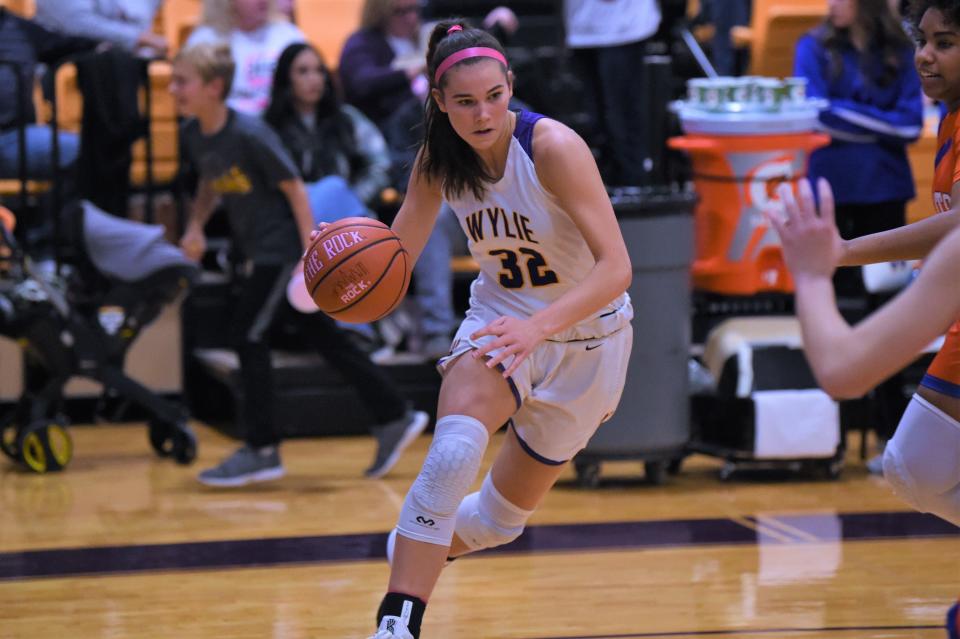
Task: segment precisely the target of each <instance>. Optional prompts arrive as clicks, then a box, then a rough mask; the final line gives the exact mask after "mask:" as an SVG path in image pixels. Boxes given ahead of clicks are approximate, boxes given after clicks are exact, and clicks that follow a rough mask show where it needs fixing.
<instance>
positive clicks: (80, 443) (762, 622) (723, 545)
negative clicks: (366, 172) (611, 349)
mask: <svg viewBox="0 0 960 639" xmlns="http://www.w3.org/2000/svg"><path fill="white" fill-rule="evenodd" d="M196 430H197V433H198V436H199V439H200V455H199V458H198V460H197V462H196V463H195V464H194V465H193V466H191V467H179V466H176V465H175V464H173V463H172V462H169V461H164V460H160V459H157V458H155V457H154V456H153V455H152V453H151V452H150V450H149V445H148V443H147V440H146V431H145V429H143V428H140V427H137V426H135V425H124V426H110V425H102V426H93V427H74V428H72V429H71V433H72V434H73V437H74V440H75V443H76V450H75V454H74V459H73V461H72V462H71V464H70V466H69V467H68V468H67V469H66V470H65V471H64V472H62V473H59V474H50V475H34V474H31V473H27V472H23V471H20V470H18V469H16V468H15V467H14V466H12V465H11V464H10V463H9V462H8V461H7V460H5V459H4V460H3V461H0V602H2V604H0V637H3V638H10V639H20V638H27V637H29V638H30V639H46V638H53V637H57V638H61V637H71V638H77V637H84V638H85V637H109V638H124V637H171V638H172V637H176V638H183V637H197V638H206V637H217V638H223V637H231V638H233V637H235V638H247V637H250V638H253V637H257V638H271V639H299V638H307V637H312V638H327V637H335V638H348V639H357V638H359V639H366V637H368V636H369V635H370V634H371V630H372V627H373V614H374V610H375V608H376V606H377V604H378V602H379V599H380V597H381V595H382V592H383V589H384V587H385V584H386V579H387V566H386V563H385V561H384V560H383V546H384V538H385V532H386V531H387V530H388V529H389V528H390V527H391V526H392V525H393V523H394V521H395V519H396V516H397V512H398V510H399V508H400V505H401V502H402V500H403V497H404V494H405V491H406V489H407V487H408V485H409V484H410V482H411V480H412V479H413V477H414V476H415V473H416V472H417V470H418V469H419V465H420V462H421V460H422V458H423V455H424V454H425V452H426V448H427V445H428V443H429V439H428V438H427V437H424V438H422V439H421V440H420V441H418V442H417V443H416V444H415V445H414V446H413V447H412V448H411V450H410V451H409V452H408V453H407V454H406V455H405V457H404V458H403V459H402V460H401V462H400V464H399V465H398V467H397V469H395V471H394V472H393V473H392V474H391V475H389V476H388V478H387V479H384V480H380V481H371V480H366V479H363V478H362V477H361V472H362V469H363V468H364V467H365V466H366V465H367V463H368V462H369V459H370V457H371V456H372V453H373V443H372V440H370V439H369V438H344V439H314V440H294V441H289V442H287V443H286V444H285V445H284V448H283V455H284V460H285V463H286V466H287V470H288V475H287V477H285V478H284V479H282V480H280V481H278V482H274V483H272V484H265V485H260V486H255V487H247V488H241V489H232V490H213V489H208V488H205V487H203V486H201V485H199V484H197V483H196V482H195V480H194V475H195V474H196V472H197V471H198V470H200V469H202V468H205V467H206V466H208V465H210V464H212V463H215V462H216V461H218V460H219V459H220V458H222V457H223V456H225V455H226V454H228V453H229V452H230V451H232V449H233V448H234V446H235V445H236V443H235V442H233V441H231V440H228V439H227V438H225V437H223V436H222V435H220V434H219V433H218V432H216V431H214V430H211V429H209V428H206V427H204V426H203V425H199V424H198V425H196ZM501 441H502V435H500V436H498V437H497V438H495V439H494V441H493V444H492V445H491V449H495V448H497V447H499V445H500V442H501ZM854 444H855V443H854ZM856 448H857V447H856V445H852V446H851V449H852V450H856ZM492 452H493V451H492V450H491V451H490V452H488V455H487V462H488V463H489V461H490V459H491V458H492ZM719 467H720V462H718V461H717V460H713V459H709V458H705V457H696V456H695V457H691V458H689V459H688V460H687V461H686V463H685V464H684V467H683V469H682V471H681V473H680V474H679V475H677V476H675V477H671V478H669V480H668V482H667V484H666V485H664V486H660V487H653V486H648V485H646V484H644V483H643V482H642V481H641V476H642V472H641V471H640V466H639V464H637V463H618V464H608V465H605V466H604V467H603V477H604V481H603V483H602V485H601V487H600V488H599V489H597V490H583V489H580V488H577V487H576V486H575V485H574V484H573V483H572V481H571V478H572V473H571V474H570V475H568V477H567V479H566V480H564V482H562V483H561V484H560V485H559V486H558V487H557V488H555V489H554V491H553V492H552V493H551V494H550V495H549V496H548V498H547V499H546V502H545V503H544V505H543V507H542V508H541V510H540V511H539V512H537V513H536V514H535V515H534V517H533V519H532V521H531V522H530V526H529V527H528V530H527V532H526V533H525V535H524V536H523V537H522V538H521V539H520V540H518V542H516V543H515V545H514V546H512V547H509V548H508V549H507V550H506V551H503V552H493V553H489V554H487V555H486V556H481V557H475V558H467V559H463V560H461V561H458V562H456V563H454V564H452V565H451V566H449V567H447V568H446V569H445V572H444V574H443V577H442V579H441V582H440V585H439V586H438V588H437V591H436V593H435V595H434V598H433V600H432V601H431V605H430V607H429V608H428V611H427V617H426V620H425V623H424V632H423V636H424V639H460V638H462V639H486V638H504V639H506V638H510V639H574V638H576V639H586V638H595V639H599V638H608V639H613V638H616V639H629V638H641V637H642V638H660V637H671V638H693V637H724V638H731V639H748V638H751V639H752V638H756V637H771V638H772V637H786V638H809V639H814V638H822V639H835V638H836V639H841V638H848V637H849V638H857V639H860V638H867V637H877V638H880V637H883V638H890V639H894V638H896V639H901V638H902V639H905V638H908V637H915V638H930V639H943V638H944V637H945V632H944V630H943V629H942V627H943V619H944V613H945V611H946V609H947V607H948V606H949V605H950V603H951V602H952V601H955V600H956V598H957V595H958V594H960V531H958V529H957V528H955V527H952V526H950V525H948V524H946V523H944V522H942V521H940V520H938V519H936V518H933V517H929V516H924V515H920V514H916V513H912V512H910V511H909V510H908V509H907V508H905V506H904V505H903V504H901V503H900V502H899V501H897V500H896V499H895V498H894V497H893V496H892V495H891V493H890V491H889V490H888V488H887V486H886V485H885V483H884V481H883V480H882V479H881V478H877V477H872V476H870V475H868V474H867V472H866V470H865V468H864V466H863V463H862V462H861V461H860V460H859V459H856V458H854V457H853V456H851V458H850V461H849V463H848V465H847V468H846V470H845V471H844V474H843V476H842V477H841V479H840V480H839V481H825V480H810V479H804V478H801V477H796V476H791V475H789V474H778V475H777V474H769V473H768V474H761V475H756V474H745V475H740V476H738V475H734V477H733V478H732V479H731V480H729V481H726V482H721V481H719V479H718V473H717V471H718V469H719Z"/></svg>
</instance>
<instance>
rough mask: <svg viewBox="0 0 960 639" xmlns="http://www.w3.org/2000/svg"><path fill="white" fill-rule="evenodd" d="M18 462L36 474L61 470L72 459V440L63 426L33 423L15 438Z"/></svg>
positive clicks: (54, 423) (49, 423)
mask: <svg viewBox="0 0 960 639" xmlns="http://www.w3.org/2000/svg"><path fill="white" fill-rule="evenodd" d="M16 446H17V450H18V451H19V454H20V461H21V462H22V463H23V464H24V465H25V466H26V467H27V468H29V469H30V470H32V471H34V472H36V473H47V472H54V471H58V470H63V469H64V468H65V467H66V465H67V464H68V463H70V460H71V459H72V458H73V440H72V439H71V438H70V433H68V432H67V429H66V427H65V426H64V425H63V424H59V423H57V422H52V423H51V422H34V423H32V424H30V425H29V426H27V427H26V428H25V429H23V430H22V431H21V432H20V435H19V436H18V437H17V444H16Z"/></svg>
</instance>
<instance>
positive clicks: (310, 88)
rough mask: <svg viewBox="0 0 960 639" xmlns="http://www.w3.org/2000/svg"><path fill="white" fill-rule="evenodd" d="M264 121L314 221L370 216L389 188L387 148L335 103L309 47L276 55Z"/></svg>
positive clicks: (356, 115)
mask: <svg viewBox="0 0 960 639" xmlns="http://www.w3.org/2000/svg"><path fill="white" fill-rule="evenodd" d="M264 119H265V120H266V121H267V123H268V124H270V126H272V127H273V128H274V130H275V131H276V132H277V133H278V134H279V135H280V140H281V141H282V142H283V144H284V146H285V147H286V148H287V151H289V152H290V155H291V156H292V158H293V161H294V163H295V164H296V165H297V168H298V169H299V170H300V175H301V177H302V178H303V181H304V182H305V183H306V188H307V195H308V197H309V199H310V208H311V209H312V211H313V218H314V221H315V222H317V223H319V222H333V221H336V220H338V219H340V218H343V217H350V216H356V215H367V216H369V215H370V212H369V207H370V206H371V205H372V204H373V203H374V202H375V200H376V199H377V198H378V197H379V195H380V192H381V191H382V190H383V189H384V188H386V187H387V185H388V184H389V175H388V172H389V170H390V156H389V154H388V152H387V144H386V142H385V141H384V139H383V135H382V134H381V133H380V131H379V129H377V127H376V126H374V125H373V123H372V122H370V120H368V119H367V118H366V117H365V116H364V115H363V114H362V113H360V112H359V111H358V110H357V109H355V108H354V107H352V106H350V105H347V104H341V102H340V99H339V98H338V97H337V94H336V92H335V90H334V86H333V81H332V78H331V74H330V71H329V69H327V66H326V65H325V64H324V62H323V58H322V57H321V55H320V52H319V51H317V49H316V48H315V47H313V46H312V45H310V44H307V43H304V42H298V43H295V44H291V45H290V46H288V47H287V48H286V49H284V51H283V53H282V54H280V59H279V61H278V62H277V67H276V70H275V71H274V74H273V88H272V89H271V92H270V105H269V106H268V107H267V111H266V113H265V114H264Z"/></svg>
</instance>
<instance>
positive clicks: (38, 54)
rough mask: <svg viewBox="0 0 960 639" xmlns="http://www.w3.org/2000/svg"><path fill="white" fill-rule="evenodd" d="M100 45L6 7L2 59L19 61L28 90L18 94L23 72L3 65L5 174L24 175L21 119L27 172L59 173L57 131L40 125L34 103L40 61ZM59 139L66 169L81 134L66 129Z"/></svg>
mask: <svg viewBox="0 0 960 639" xmlns="http://www.w3.org/2000/svg"><path fill="white" fill-rule="evenodd" d="M96 44H97V43H96V42H95V41H92V40H88V39H87V38H77V37H68V36H63V35H59V34H57V33H54V32H51V31H48V30H47V29H45V28H43V27H41V26H40V25H38V24H36V23H35V22H33V21H31V20H27V19H26V18H22V17H20V16H18V15H15V14H13V13H11V12H9V11H7V10H6V9H5V8H2V7H0V59H2V60H5V61H8V62H11V63H16V64H18V65H19V75H20V79H21V87H22V93H20V94H19V95H18V94H17V82H16V80H15V78H16V75H15V74H16V73H17V71H16V70H14V69H13V68H12V67H11V66H6V65H4V66H0V178H6V179H10V178H18V177H20V176H19V174H18V173H19V162H20V153H19V146H18V140H17V136H18V128H19V125H21V124H23V125H24V128H25V133H26V143H27V145H26V146H27V155H26V171H27V174H26V176H25V177H27V178H33V179H45V178H50V177H52V176H53V173H54V171H53V149H52V147H53V136H52V134H51V132H50V127H49V126H47V125H42V124H36V121H37V116H36V113H35V112H34V108H33V87H34V76H35V73H36V68H37V63H38V62H43V63H47V64H52V63H53V62H55V61H57V60H58V59H60V58H62V57H63V56H65V55H69V54H70V53H74V52H77V51H84V50H87V49H91V48H93V47H94V46H96ZM18 102H19V105H18ZM57 142H58V145H59V152H60V162H59V165H60V169H67V168H68V167H70V166H72V165H73V164H74V162H75V161H76V159H77V154H78V152H79V148H80V141H79V138H78V137H77V135H76V134H75V133H70V132H67V131H60V132H59V133H58V135H57Z"/></svg>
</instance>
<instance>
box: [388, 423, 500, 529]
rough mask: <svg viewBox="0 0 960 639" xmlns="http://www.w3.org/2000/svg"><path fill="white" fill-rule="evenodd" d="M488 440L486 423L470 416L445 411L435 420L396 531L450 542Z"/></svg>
mask: <svg viewBox="0 0 960 639" xmlns="http://www.w3.org/2000/svg"><path fill="white" fill-rule="evenodd" d="M488 440H489V435H488V434H487V429H486V427H485V426H484V425H483V424H482V423H480V421H478V420H476V419H474V418H473V417H467V416H465V415H447V416H446V417H443V418H441V419H440V420H438V421H437V426H436V429H435V431H434V435H433V443H432V444H431V445H430V450H429V452H427V458H426V459H425V460H424V462H423V469H422V470H421V471H420V474H419V475H418V476H417V479H416V480H415V481H414V482H413V486H411V487H410V492H408V493H407V498H406V500H405V501H404V502H403V508H402V509H401V510H400V520H399V522H398V523H397V532H398V533H399V534H401V535H403V536H404V537H409V538H410V539H416V540H417V541H423V542H426V543H428V544H437V545H439V546H449V545H450V542H451V541H452V540H453V528H454V517H455V515H456V512H457V506H458V505H459V504H460V502H461V501H462V500H463V497H464V495H466V494H467V491H468V490H470V485H471V484H472V483H473V480H474V479H476V477H477V471H478V470H479V469H480V460H481V459H482V458H483V452H484V450H486V448H487V441H488Z"/></svg>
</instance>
